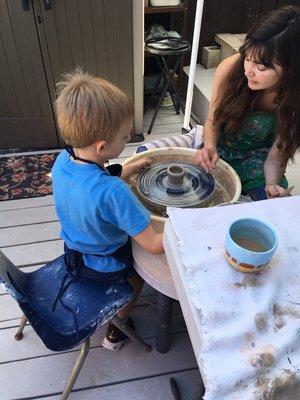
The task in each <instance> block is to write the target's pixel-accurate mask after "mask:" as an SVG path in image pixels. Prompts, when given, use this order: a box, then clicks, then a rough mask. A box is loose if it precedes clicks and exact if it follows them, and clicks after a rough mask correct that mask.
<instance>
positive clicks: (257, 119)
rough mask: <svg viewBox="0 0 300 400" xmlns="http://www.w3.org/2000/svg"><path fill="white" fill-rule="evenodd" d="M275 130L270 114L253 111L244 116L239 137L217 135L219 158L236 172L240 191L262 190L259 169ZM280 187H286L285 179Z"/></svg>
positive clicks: (273, 120)
mask: <svg viewBox="0 0 300 400" xmlns="http://www.w3.org/2000/svg"><path fill="white" fill-rule="evenodd" d="M275 128H276V115H275V113H274V112H269V111H254V112H251V113H248V114H246V117H245V118H244V121H243V123H242V126H241V129H240V133H239V134H232V133H227V132H224V131H223V132H221V135H220V141H219V143H218V153H219V156H220V157H221V158H222V159H223V160H225V161H227V162H228V163H229V164H230V165H231V166H232V167H233V168H234V169H235V170H236V172H237V174H238V175H239V177H240V179H241V182H242V189H243V190H247V189H255V188H257V187H259V186H265V184H266V181H265V176H264V170H263V165H264V162H265V160H266V158H267V155H268V152H269V150H270V148H271V146H272V144H273V142H274V140H275ZM280 186H283V187H284V188H287V187H288V182H287V179H286V178H285V176H283V177H282V179H281V181H280Z"/></svg>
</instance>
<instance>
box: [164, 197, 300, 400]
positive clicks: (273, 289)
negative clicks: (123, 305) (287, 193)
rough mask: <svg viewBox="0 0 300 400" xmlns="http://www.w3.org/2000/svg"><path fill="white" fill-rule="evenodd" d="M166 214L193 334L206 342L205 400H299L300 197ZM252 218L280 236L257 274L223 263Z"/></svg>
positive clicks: (202, 350) (172, 210) (202, 355)
mask: <svg viewBox="0 0 300 400" xmlns="http://www.w3.org/2000/svg"><path fill="white" fill-rule="evenodd" d="M167 213H168V215H169V222H171V224H172V228H173V230H174V232H175V234H176V237H177V239H178V243H179V251H180V255H178V257H180V260H181V264H180V265H181V266H182V267H181V269H180V270H179V272H180V274H179V273H178V275H180V276H182V278H180V279H181V280H182V284H183V287H184V293H185V296H183V299H181V298H180V296H179V300H180V302H182V301H183V303H184V304H183V305H185V306H186V303H189V304H192V305H191V309H192V311H193V312H190V315H188V319H193V321H194V320H195V321H198V324H196V323H191V324H190V326H191V327H192V328H193V329H190V335H191V339H192V342H196V343H199V342H200V343H201V348H200V351H199V353H198V354H195V355H196V359H197V361H198V364H199V366H200V369H201V372H202V376H203V380H204V383H205V388H206V393H205V397H204V399H205V400H264V399H265V400H267V399H269V400H296V399H300V335H299V333H300V291H299V288H300V260H299V254H300V243H299V235H300V196H292V197H285V198H282V199H272V200H264V201H260V202H252V203H247V204H240V205H232V206H226V207H225V208H223V207H211V208H202V209H176V208H168V209H167ZM249 217H255V218H259V219H262V220H264V221H266V222H267V223H270V224H271V225H272V226H273V227H274V228H275V229H276V231H277V234H278V248H277V250H276V253H275V254H274V257H273V259H272V261H271V263H270V266H269V267H268V268H266V269H264V270H262V271H260V272H259V273H256V274H255V273H253V274H244V273H241V272H239V271H237V270H235V269H234V268H232V267H230V266H229V265H228V264H227V262H226V260H225V257H224V241H225V236H226V233H227V230H228V227H229V225H230V224H231V223H232V222H233V221H234V220H235V219H237V218H249ZM178 243H176V246H177V247H178ZM176 265H177V264H176ZM178 268H179V267H178ZM173 272H174V273H175V271H173ZM185 299H188V302H187V301H186V300H185ZM189 307H190V306H189ZM183 309H184V307H183ZM189 322H190V321H189ZM197 326H199V329H194V327H197ZM288 394H289V395H288Z"/></svg>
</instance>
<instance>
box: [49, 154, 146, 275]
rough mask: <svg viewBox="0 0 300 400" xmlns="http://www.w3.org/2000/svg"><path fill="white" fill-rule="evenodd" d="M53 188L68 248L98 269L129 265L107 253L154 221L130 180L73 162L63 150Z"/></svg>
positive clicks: (110, 269)
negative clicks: (132, 189)
mask: <svg viewBox="0 0 300 400" xmlns="http://www.w3.org/2000/svg"><path fill="white" fill-rule="evenodd" d="M52 187H53V195H54V201H55V207H56V213H57V216H58V219H59V221H60V224H61V237H62V238H63V239H64V241H65V242H66V244H67V246H68V247H69V248H70V249H73V250H78V251H80V252H81V253H83V259H84V263H85V265H86V266H88V267H90V268H93V269H95V270H97V271H101V272H115V271H118V270H120V269H122V268H124V266H125V265H124V264H123V263H122V262H120V261H117V260H116V259H114V258H113V257H105V256H106V255H107V256H109V255H110V254H112V253H113V252H114V251H115V250H116V249H118V248H119V247H120V246H122V245H123V244H125V243H126V241H127V240H128V236H136V235H138V234H139V233H141V232H143V231H144V230H145V229H146V228H147V227H148V226H149V224H150V213H149V211H148V210H147V209H146V208H145V207H144V206H143V205H142V204H141V202H140V201H139V200H138V199H137V198H136V197H135V196H134V194H133V193H132V192H131V190H130V188H129V187H128V186H127V184H126V183H125V182H124V181H123V180H122V179H121V178H119V177H117V176H111V175H110V174H109V172H108V171H107V170H105V169H104V170H102V169H101V168H100V167H98V166H97V165H95V164H88V163H87V164H81V163H80V164H79V163H76V162H74V161H73V160H72V159H70V156H69V154H68V153H67V152H66V151H62V153H61V154H60V155H59V156H58V157H57V159H56V161H55V164H54V166H53V168H52ZM99 255H101V256H99ZM103 256H104V257H103Z"/></svg>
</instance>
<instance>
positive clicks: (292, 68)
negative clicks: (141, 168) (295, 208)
mask: <svg viewBox="0 0 300 400" xmlns="http://www.w3.org/2000/svg"><path fill="white" fill-rule="evenodd" d="M299 145H300V8H297V7H293V6H285V7H283V8H280V9H278V10H276V11H273V12H271V13H270V14H268V15H267V16H265V17H264V18H263V19H262V20H261V21H260V22H259V23H258V24H257V25H255V26H254V27H253V28H252V29H251V30H250V32H249V33H248V34H247V37H246V40H245V43H244V45H243V46H242V47H241V49H240V53H239V54H237V55H234V56H232V57H229V58H227V59H225V60H224V61H223V62H222V63H221V64H220V65H219V66H218V68H217V70H216V73H215V77H214V83H213V91H212V98H211V106H210V110H209V113H208V118H207V121H206V123H205V125H204V147H203V148H202V149H200V150H198V152H197V156H196V158H197V163H198V164H199V165H200V166H201V167H202V168H204V169H205V170H206V171H207V172H209V171H211V170H212V169H213V168H214V167H215V165H216V162H217V161H218V158H219V157H221V158H222V159H224V160H225V161H227V162H228V163H229V164H230V165H231V166H232V167H233V168H234V169H235V170H236V171H237V173H238V175H239V176H240V179H241V181H242V187H243V191H244V192H246V193H247V194H249V195H250V196H251V198H252V199H253V200H262V199H266V198H273V197H282V196H286V195H289V194H290V191H291V190H292V188H288V182H287V180H286V178H285V176H284V172H285V168H286V165H287V162H288V160H290V159H291V160H293V156H294V154H295V151H296V149H297V148H298V147H299Z"/></svg>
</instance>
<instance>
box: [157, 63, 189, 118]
mask: <svg viewBox="0 0 300 400" xmlns="http://www.w3.org/2000/svg"><path fill="white" fill-rule="evenodd" d="M162 61H163V63H164V67H165V71H166V73H167V76H168V79H169V81H170V85H171V87H172V89H173V91H174V93H175V96H176V99H177V101H178V104H179V106H180V108H181V110H182V112H183V113H184V112H185V106H184V104H183V103H182V100H181V96H180V93H179V91H178V89H177V88H176V86H175V85H174V83H173V81H172V78H173V76H174V74H175V72H176V71H177V69H178V67H179V64H180V58H178V59H177V61H176V64H175V66H174V69H173V71H172V74H171V72H170V69H169V68H168V65H167V63H166V60H165V59H164V58H163V57H162Z"/></svg>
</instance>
